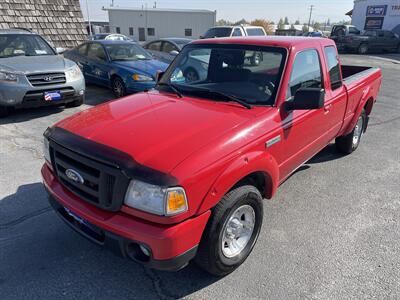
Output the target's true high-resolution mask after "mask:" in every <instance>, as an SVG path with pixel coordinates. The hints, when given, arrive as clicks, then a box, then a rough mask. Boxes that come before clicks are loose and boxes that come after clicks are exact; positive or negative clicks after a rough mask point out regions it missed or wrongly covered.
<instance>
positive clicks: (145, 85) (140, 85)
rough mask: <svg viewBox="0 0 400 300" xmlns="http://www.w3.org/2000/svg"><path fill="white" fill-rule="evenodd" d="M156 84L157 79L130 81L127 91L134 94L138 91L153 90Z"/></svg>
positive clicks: (127, 84)
mask: <svg viewBox="0 0 400 300" xmlns="http://www.w3.org/2000/svg"><path fill="white" fill-rule="evenodd" d="M155 86H156V82H155V81H148V82H137V81H129V82H127V83H126V91H127V93H128V94H133V93H137V92H143V91H146V90H151V89H152V88H154V87H155Z"/></svg>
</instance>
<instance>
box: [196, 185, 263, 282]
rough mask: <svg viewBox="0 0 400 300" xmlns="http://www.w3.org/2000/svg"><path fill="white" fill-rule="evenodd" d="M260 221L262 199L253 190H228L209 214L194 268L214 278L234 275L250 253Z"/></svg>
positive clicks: (246, 186) (249, 188) (252, 188)
mask: <svg viewBox="0 0 400 300" xmlns="http://www.w3.org/2000/svg"><path fill="white" fill-rule="evenodd" d="M262 219H263V204H262V197H261V194H260V192H259V191H258V190H257V189H256V188H255V187H254V186H251V185H243V186H239V187H237V188H234V189H233V190H231V191H230V192H229V193H227V194H226V195H225V196H224V197H223V198H222V200H221V201H220V202H219V203H218V204H217V205H216V206H215V207H214V209H213V210H212V215H211V218H210V220H209V221H208V224H207V226H206V229H205V231H204V233H203V237H202V240H201V242H200V245H199V249H198V252H197V256H196V258H195V262H196V264H197V265H198V266H199V267H200V268H202V269H203V270H205V271H206V272H208V273H210V274H213V275H216V276H224V275H227V274H229V273H231V272H233V271H234V270H235V269H236V268H238V267H239V266H240V265H241V264H242V263H243V262H244V261H245V260H246V258H247V257H248V256H249V254H250V253H251V251H252V249H253V247H254V245H255V243H256V241H257V238H258V235H259V233H260V229H261V225H262Z"/></svg>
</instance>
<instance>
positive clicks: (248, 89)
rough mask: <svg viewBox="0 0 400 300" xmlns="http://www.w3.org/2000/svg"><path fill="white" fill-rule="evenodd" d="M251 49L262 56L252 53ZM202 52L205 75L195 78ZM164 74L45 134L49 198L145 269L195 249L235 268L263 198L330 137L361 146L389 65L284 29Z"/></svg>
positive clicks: (196, 45) (83, 229)
mask: <svg viewBox="0 0 400 300" xmlns="http://www.w3.org/2000/svg"><path fill="white" fill-rule="evenodd" d="M254 48H257V49H259V50H258V51H261V52H262V53H263V57H264V60H263V61H262V62H261V63H260V65H259V66H252V65H249V64H246V63H245V60H246V52H252V51H254ZM199 53H201V55H203V56H207V60H208V62H209V63H208V64H207V72H205V73H203V75H202V76H201V78H199V79H198V80H197V81H192V80H187V79H186V78H185V77H184V74H183V72H182V70H183V69H185V67H186V64H187V63H188V61H189V58H190V57H191V56H193V55H198V54H199ZM203 59H204V58H203ZM158 78H159V81H158V85H157V87H156V89H157V90H152V91H149V92H147V93H140V94H136V95H133V96H129V97H125V98H123V99H120V100H118V101H113V102H109V103H105V104H102V105H99V106H96V107H93V108H91V109H89V110H86V111H84V112H83V113H79V114H76V115H74V116H71V117H69V118H67V119H65V120H63V121H60V122H59V123H57V124H56V125H54V126H52V127H51V128H49V129H47V130H46V132H45V134H44V136H45V138H44V145H45V146H44V149H45V152H44V157H45V164H44V165H43V168H42V175H43V182H44V185H45V188H46V189H47V191H48V193H49V199H50V203H51V205H52V207H53V208H54V210H55V211H56V212H57V213H58V215H59V216H60V217H61V218H62V219H63V220H64V221H65V222H66V223H67V224H68V225H69V226H71V227H72V228H73V229H75V230H76V231H78V232H79V233H81V234H82V235H83V236H85V237H86V238H88V239H89V240H91V241H93V242H95V243H97V244H99V245H102V246H105V247H108V246H109V247H110V248H111V249H114V250H116V251H122V254H123V255H124V256H125V257H128V258H130V259H133V260H135V261H137V262H140V263H142V264H145V265H147V266H148V267H151V268H157V269H163V270H178V269H180V268H182V267H184V266H186V265H187V264H188V262H189V261H190V260H192V259H194V260H195V261H196V262H197V264H198V265H199V266H200V267H202V268H203V269H204V270H206V271H207V272H210V273H212V274H215V275H226V274H228V273H230V272H232V271H233V270H235V269H236V268H237V267H238V266H240V265H241V264H242V263H243V262H244V261H245V260H246V258H247V257H248V255H249V254H250V252H251V251H252V249H253V246H254V245H255V243H256V241H257V238H258V236H259V234H260V229H261V224H262V222H263V199H264V198H268V199H270V198H272V197H273V196H274V195H275V193H276V191H277V188H278V186H279V185H280V184H281V183H282V182H284V181H285V180H286V179H287V178H288V177H289V176H290V174H292V173H293V172H294V171H295V170H296V169H297V168H299V166H301V165H302V164H303V163H304V162H305V161H307V160H309V159H310V158H311V157H313V156H314V155H315V154H316V153H318V152H319V151H320V150H321V149H323V148H324V147H326V146H327V145H328V144H329V143H330V142H331V141H332V140H335V141H336V145H337V148H338V150H339V151H341V152H343V153H347V154H349V153H352V152H353V151H355V150H356V149H357V148H358V147H359V145H360V142H361V140H362V137H363V134H364V133H365V132H366V130H367V125H368V118H369V115H370V114H371V111H372V108H373V105H374V103H375V101H376V98H377V95H378V92H379V89H380V85H381V80H382V74H381V71H380V69H378V68H369V67H359V66H341V65H340V62H339V59H338V53H337V50H336V47H335V44H334V42H333V41H332V40H330V39H321V38H315V39H310V38H289V37H283V38H282V37H274V38H253V39H230V38H227V39H218V40H216V39H209V40H199V41H195V42H193V43H191V44H189V45H187V46H186V47H184V48H183V50H182V51H181V53H180V54H179V55H178V56H177V58H176V59H175V60H174V61H173V62H172V63H171V65H170V66H169V68H168V69H167V71H166V72H165V73H164V74H159V76H158ZM349 184H351V183H349ZM333 200H334V199H332V201H333ZM263 238H264V239H265V238H266V237H265V236H264V237H263ZM266 244H268V243H266ZM278 255H279V254H278Z"/></svg>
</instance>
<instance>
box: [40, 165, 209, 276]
mask: <svg viewBox="0 0 400 300" xmlns="http://www.w3.org/2000/svg"><path fill="white" fill-rule="evenodd" d="M42 176H43V183H44V185H45V187H46V190H47V191H48V193H49V198H50V203H51V205H52V207H53V208H54V210H55V211H56V212H57V214H58V215H59V216H60V217H61V218H62V219H63V220H64V221H65V222H66V223H67V224H68V225H69V226H71V227H72V228H73V229H74V230H75V231H77V232H79V233H80V234H82V235H83V236H85V237H86V238H88V239H89V240H91V241H92V242H94V243H96V244H98V245H100V246H104V247H107V248H109V249H111V250H112V251H113V252H117V253H119V254H120V255H122V256H123V257H128V258H130V259H133V260H135V261H137V262H139V263H142V264H144V265H146V266H148V267H150V268H155V269H160V270H179V269H181V268H183V267H184V266H186V265H187V264H188V262H189V261H190V260H191V259H193V257H194V256H195V255H196V252H197V246H198V244H199V243H200V239H201V236H202V233H203V231H204V228H205V226H206V224H207V221H208V219H209V217H210V211H207V212H205V213H203V214H202V215H199V216H196V217H194V218H191V219H187V220H185V221H183V222H181V223H179V224H173V225H165V224H155V223H151V222H148V221H146V220H142V219H139V218H136V217H133V216H130V215H128V214H125V213H123V212H115V213H113V212H109V211H105V210H102V209H100V208H97V207H95V206H93V205H91V204H89V203H87V202H84V201H82V200H81V199H79V198H78V197H76V196H75V195H74V194H72V193H71V192H69V191H68V190H67V189H65V188H64V187H63V186H62V185H61V184H60V183H59V181H58V180H57V178H55V177H54V175H53V173H52V172H51V170H50V169H49V167H48V166H47V165H46V164H45V165H44V166H43V168H42ZM73 216H76V217H73ZM139 245H143V246H145V248H147V249H148V250H149V251H150V253H151V254H150V256H146V255H144V254H143V252H142V251H141V250H140V246H139Z"/></svg>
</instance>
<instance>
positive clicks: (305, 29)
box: [301, 24, 308, 33]
mask: <svg viewBox="0 0 400 300" xmlns="http://www.w3.org/2000/svg"><path fill="white" fill-rule="evenodd" d="M301 30H302V31H303V32H304V33H306V32H308V26H307V25H306V24H304V25H303V28H302V29H301Z"/></svg>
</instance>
